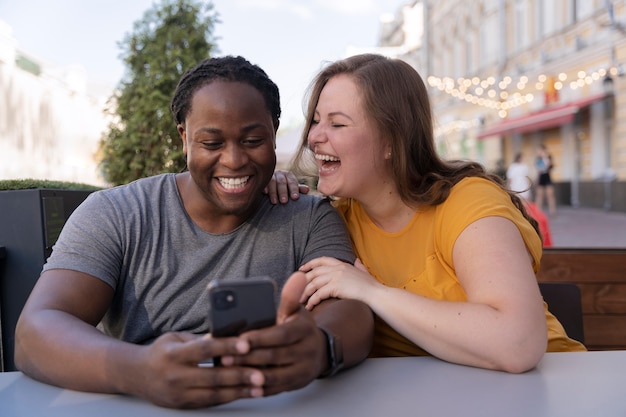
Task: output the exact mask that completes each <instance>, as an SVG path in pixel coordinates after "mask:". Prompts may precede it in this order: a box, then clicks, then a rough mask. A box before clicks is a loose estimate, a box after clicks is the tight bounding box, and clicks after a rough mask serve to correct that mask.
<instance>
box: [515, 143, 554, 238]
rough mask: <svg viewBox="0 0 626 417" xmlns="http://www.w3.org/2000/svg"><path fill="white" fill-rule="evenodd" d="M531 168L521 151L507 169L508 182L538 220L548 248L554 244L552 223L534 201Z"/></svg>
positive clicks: (531, 214)
mask: <svg viewBox="0 0 626 417" xmlns="http://www.w3.org/2000/svg"><path fill="white" fill-rule="evenodd" d="M529 171H530V168H529V167H528V165H527V164H526V163H525V162H524V156H523V155H522V153H521V152H518V153H517V154H516V155H515V159H514V160H513V162H512V163H511V165H509V168H508V169H507V170H506V182H507V186H508V187H509V189H510V190H511V191H514V192H516V193H517V195H518V196H519V197H520V199H521V200H522V203H524V206H526V210H527V211H528V214H530V216H531V217H533V218H534V219H535V220H537V223H539V230H540V232H541V237H542V238H543V247H544V248H547V247H550V246H552V233H550V224H549V222H548V216H546V214H545V213H544V212H543V211H542V210H540V209H539V207H538V206H537V205H536V204H535V203H533V202H532V199H531V193H530V190H531V188H532V181H531V179H530V177H529V176H528V174H529Z"/></svg>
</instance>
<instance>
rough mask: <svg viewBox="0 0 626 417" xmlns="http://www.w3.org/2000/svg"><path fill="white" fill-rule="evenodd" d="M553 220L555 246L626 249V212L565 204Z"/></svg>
mask: <svg viewBox="0 0 626 417" xmlns="http://www.w3.org/2000/svg"><path fill="white" fill-rule="evenodd" d="M549 222H550V232H551V234H552V241H553V246H554V247H569V248H581V247H586V248H626V213H623V212H615V211H605V210H602V209H592V208H572V207H569V206H561V207H558V210H557V214H556V215H554V216H549Z"/></svg>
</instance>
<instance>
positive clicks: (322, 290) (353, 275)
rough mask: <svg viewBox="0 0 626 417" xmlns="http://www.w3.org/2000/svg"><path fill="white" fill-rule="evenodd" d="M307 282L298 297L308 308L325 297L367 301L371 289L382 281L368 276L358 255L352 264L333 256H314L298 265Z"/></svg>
mask: <svg viewBox="0 0 626 417" xmlns="http://www.w3.org/2000/svg"><path fill="white" fill-rule="evenodd" d="M300 271H304V272H305V273H306V280H307V285H306V287H305V289H304V292H303V294H302V298H301V299H300V301H301V302H302V303H305V305H306V308H307V309H309V310H311V309H312V308H313V307H315V306H316V305H317V304H319V303H320V302H321V301H323V300H325V299H327V298H344V299H352V300H359V301H362V302H364V303H366V304H367V303H368V302H367V299H368V294H370V293H371V291H369V290H371V289H375V288H376V287H378V286H380V285H382V284H379V283H378V281H376V279H375V278H374V277H373V276H371V275H370V274H369V273H368V271H367V268H366V267H365V265H363V263H361V261H360V260H359V259H357V260H356V262H355V263H354V266H352V265H350V264H349V263H346V262H343V261H340V260H338V259H335V258H330V257H321V258H317V259H313V260H312V261H309V262H307V263H306V264H304V265H302V266H301V267H300Z"/></svg>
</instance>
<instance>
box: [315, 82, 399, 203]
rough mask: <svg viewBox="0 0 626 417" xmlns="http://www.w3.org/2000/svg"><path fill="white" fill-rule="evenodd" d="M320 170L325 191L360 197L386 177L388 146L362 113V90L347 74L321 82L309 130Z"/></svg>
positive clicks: (333, 194)
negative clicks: (324, 83)
mask: <svg viewBox="0 0 626 417" xmlns="http://www.w3.org/2000/svg"><path fill="white" fill-rule="evenodd" d="M308 142H309V147H310V148H311V150H312V151H313V152H314V153H315V159H316V163H317V167H318V171H319V183H318V190H319V191H320V192H322V193H323V194H325V195H332V196H337V197H351V198H356V199H359V197H360V196H361V195H362V193H364V192H365V191H366V190H368V189H371V188H372V187H374V186H375V185H376V184H377V183H379V182H380V181H381V179H382V178H387V177H388V173H386V168H385V167H386V165H387V164H386V163H385V160H386V159H388V158H389V156H388V153H389V152H388V150H386V149H385V147H384V146H383V145H382V140H381V137H380V135H379V134H378V132H377V131H376V130H375V129H374V126H373V124H372V123H370V122H369V117H368V115H367V114H365V111H364V108H363V105H362V101H361V94H360V91H359V89H358V87H357V85H356V83H355V82H354V81H353V80H352V77H351V76H349V75H345V74H341V75H337V76H334V77H333V78H331V79H330V80H329V81H328V82H327V83H326V85H325V86H324V88H323V90H322V92H321V94H320V97H319V100H318V103H317V106H316V108H315V114H314V117H313V123H312V124H311V128H310V129H309V132H308Z"/></svg>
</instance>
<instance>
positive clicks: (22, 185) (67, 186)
mask: <svg viewBox="0 0 626 417" xmlns="http://www.w3.org/2000/svg"><path fill="white" fill-rule="evenodd" d="M33 188H46V189H52V190H87V191H95V190H101V189H102V187H97V186H95V185H89V184H81V183H78V182H67V181H49V180H35V179H31V178H26V179H19V180H0V191H1V190H29V189H33Z"/></svg>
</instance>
